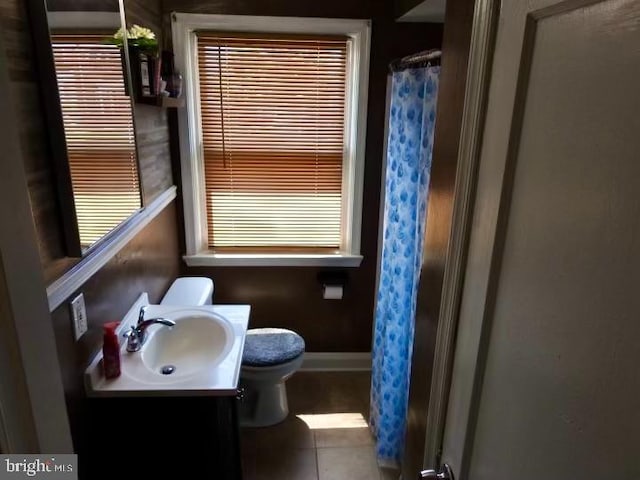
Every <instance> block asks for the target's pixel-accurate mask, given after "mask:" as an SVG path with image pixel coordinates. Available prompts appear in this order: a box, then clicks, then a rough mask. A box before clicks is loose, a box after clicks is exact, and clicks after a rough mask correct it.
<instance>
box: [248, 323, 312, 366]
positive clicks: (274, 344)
mask: <svg viewBox="0 0 640 480" xmlns="http://www.w3.org/2000/svg"><path fill="white" fill-rule="evenodd" d="M303 353H304V340H303V338H302V337H301V336H300V335H298V334H297V333H296V332H294V331H292V330H286V329H284V328H252V329H250V330H247V337H246V339H245V344H244V353H243V355H242V364H243V365H248V366H251V367H267V366H273V365H280V364H282V363H287V362H289V361H291V360H293V359H294V358H297V357H299V356H300V355H302V354H303Z"/></svg>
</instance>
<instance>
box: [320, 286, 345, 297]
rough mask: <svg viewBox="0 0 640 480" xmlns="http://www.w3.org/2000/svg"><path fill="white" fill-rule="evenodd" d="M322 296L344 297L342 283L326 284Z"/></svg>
mask: <svg viewBox="0 0 640 480" xmlns="http://www.w3.org/2000/svg"><path fill="white" fill-rule="evenodd" d="M322 298H324V299H325V300H340V299H342V285H325V286H324V291H323V292H322Z"/></svg>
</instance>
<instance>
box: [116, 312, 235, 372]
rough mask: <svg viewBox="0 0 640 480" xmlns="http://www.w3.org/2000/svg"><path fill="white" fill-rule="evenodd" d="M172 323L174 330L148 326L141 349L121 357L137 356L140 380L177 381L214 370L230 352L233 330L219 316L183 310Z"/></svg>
mask: <svg viewBox="0 0 640 480" xmlns="http://www.w3.org/2000/svg"><path fill="white" fill-rule="evenodd" d="M172 320H173V321H174V322H176V326H175V327H166V326H163V325H153V326H151V327H150V328H149V330H148V333H149V335H148V337H147V340H146V342H145V343H144V345H143V346H142V349H141V350H140V351H139V352H134V353H131V354H129V355H127V356H125V359H124V360H125V362H124V363H126V361H127V360H129V358H127V357H131V356H134V355H139V356H140V359H141V360H142V364H143V365H144V366H145V367H146V369H147V372H144V375H143V377H144V378H141V380H147V379H149V380H152V381H158V382H170V383H171V382H174V381H180V380H183V379H184V378H185V377H188V376H191V375H194V374H197V373H201V372H202V371H206V370H211V369H213V368H215V367H217V366H218V365H219V364H220V362H221V361H222V360H223V359H224V358H225V357H226V356H227V354H228V353H229V351H230V350H231V347H232V345H233V329H232V328H231V325H230V324H229V321H228V320H227V319H226V318H224V317H222V316H221V315H218V314H215V313H208V312H202V311H190V310H184V311H182V312H181V313H180V315H178V316H173V318H172ZM125 368H126V365H125ZM163 369H164V371H165V372H167V373H163ZM139 370H140V369H139V368H137V369H135V370H134V371H135V373H136V374H139V373H140V371H139ZM132 373H133V372H132ZM149 377H151V378H149Z"/></svg>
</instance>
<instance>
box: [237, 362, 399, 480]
mask: <svg viewBox="0 0 640 480" xmlns="http://www.w3.org/2000/svg"><path fill="white" fill-rule="evenodd" d="M369 382H370V375H369V373H368V372H298V373H296V374H295V375H294V376H293V377H292V378H291V379H289V381H288V382H287V391H288V398H289V410H290V413H289V417H288V418H287V420H285V421H284V422H282V423H281V424H278V425H275V426H273V427H266V428H245V429H243V430H242V433H241V449H242V463H243V474H244V480H397V479H398V478H399V472H397V471H395V470H386V469H385V470H382V469H379V468H378V466H377V464H376V461H375V455H374V451H373V439H372V437H371V434H370V433H369V427H368V425H367V422H368V418H369Z"/></svg>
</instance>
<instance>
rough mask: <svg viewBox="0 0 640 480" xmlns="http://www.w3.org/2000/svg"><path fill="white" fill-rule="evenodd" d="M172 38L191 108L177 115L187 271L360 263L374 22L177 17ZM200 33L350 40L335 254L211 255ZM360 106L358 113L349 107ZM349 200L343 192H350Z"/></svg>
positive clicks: (176, 15) (324, 19)
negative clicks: (338, 237)
mask: <svg viewBox="0 0 640 480" xmlns="http://www.w3.org/2000/svg"><path fill="white" fill-rule="evenodd" d="M171 18H172V31H173V32H172V33H173V47H174V53H175V65H176V68H177V69H178V70H179V71H180V72H181V73H182V76H183V95H184V96H185V98H186V105H187V107H186V108H182V109H179V111H178V124H179V132H180V158H181V169H182V194H183V204H184V223H185V241H186V242H185V243H186V250H187V251H186V255H185V256H184V257H183V258H184V260H185V262H186V263H187V265H189V266H211V265H214V266H228V265H233V266H333V267H356V266H359V265H360V262H361V261H362V256H361V255H360V235H361V230H362V192H363V186H364V185H363V184H364V155H365V143H366V127H367V98H368V87H369V50H370V43H371V21H370V20H359V19H342V18H340V19H334V18H301V17H258V16H246V15H206V14H188V13H173V14H172V15H171ZM197 30H217V31H225V30H228V31H234V32H268V33H301V34H324V35H347V36H349V37H350V38H351V41H350V42H349V49H348V55H349V62H350V65H351V68H350V72H352V75H349V77H348V81H347V111H348V112H352V113H351V115H349V116H348V118H347V121H346V122H345V123H346V125H345V145H346V146H347V148H346V150H347V152H348V153H349V155H347V156H346V158H345V163H344V166H343V179H342V185H343V195H342V198H343V202H344V203H343V212H344V215H343V225H342V232H343V234H342V237H343V245H341V249H340V251H339V252H337V253H336V254H328V255H319V254H310V255H293V254H291V255H287V254H283V255H275V254H265V255H262V254H219V253H215V252H212V251H210V250H209V247H208V239H207V214H206V204H205V188H204V163H203V162H202V160H201V159H202V141H201V138H200V137H201V133H200V132H202V126H201V124H200V105H199V102H198V99H199V88H198V85H199V82H198V69H197V68H196V65H195V62H194V59H195V58H196V56H195V54H196V37H195V32H196V31H197ZM353 104H356V105H357V106H358V108H357V111H353V109H350V108H349V105H353ZM347 187H348V188H349V195H345V194H344V193H345V188H347Z"/></svg>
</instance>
